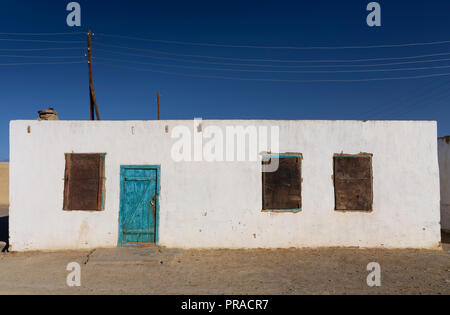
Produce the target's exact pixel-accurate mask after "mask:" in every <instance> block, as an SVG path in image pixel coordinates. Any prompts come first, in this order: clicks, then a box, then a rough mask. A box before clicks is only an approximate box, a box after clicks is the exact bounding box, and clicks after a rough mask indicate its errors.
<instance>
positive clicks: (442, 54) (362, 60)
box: [94, 41, 450, 63]
mask: <svg viewBox="0 0 450 315" xmlns="http://www.w3.org/2000/svg"><path fill="white" fill-rule="evenodd" d="M97 45H98V46H101V47H106V48H119V49H125V50H133V51H142V52H153V53H157V54H162V55H168V56H180V57H193V58H205V59H218V60H234V61H247V62H278V63H331V62H337V63H339V62H342V63H345V62H365V61H387V60H403V59H419V58H427V57H437V56H448V55H450V53H448V52H445V53H435V54H425V55H416V56H405V57H385V58H362V59H322V60H320V59H319V60H293V59H290V60H289V59H261V58H250V59H249V58H232V57H217V56H208V55H195V54H179V53H170V52H166V51H161V50H156V49H145V48H133V47H128V46H120V45H107V44H103V43H100V42H98V41H95V42H94V46H97ZM97 50H98V49H97ZM123 54H125V53H123ZM142 56H144V55H142Z"/></svg>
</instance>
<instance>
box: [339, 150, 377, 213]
mask: <svg viewBox="0 0 450 315" xmlns="http://www.w3.org/2000/svg"><path fill="white" fill-rule="evenodd" d="M334 191H335V209H336V210H361V211H370V210H372V203H373V192H372V156H371V155H349V156H345V155H336V156H335V157H334Z"/></svg>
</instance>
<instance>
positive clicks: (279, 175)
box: [263, 156, 302, 210]
mask: <svg viewBox="0 0 450 315" xmlns="http://www.w3.org/2000/svg"><path fill="white" fill-rule="evenodd" d="M301 196H302V192H301V157H300V156H292V157H291V156H289V157H280V158H279V166H278V169H277V170H276V171H275V172H263V210H299V209H301V207H302V198H301Z"/></svg>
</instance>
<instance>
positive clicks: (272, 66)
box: [96, 48, 450, 69]
mask: <svg viewBox="0 0 450 315" xmlns="http://www.w3.org/2000/svg"><path fill="white" fill-rule="evenodd" d="M96 51H102V52H108V53H112V54H118V55H123V56H133V57H143V58H149V59H161V60H172V61H179V62H188V63H196V64H212V65H224V66H244V67H266V68H290V69H291V68H345V67H350V68H357V67H378V66H393V65H405V64H418V63H431V62H442V61H450V58H443V59H431V60H415V61H404V62H391V63H378V64H358V65H342V64H340V65H306V66H305V65H300V66H299V65H265V64H243V63H227V62H211V61H199V60H187V59H179V58H172V57H160V56H149V55H141V54H130V53H122V52H116V51H110V50H107V49H102V48H97V49H96ZM445 55H450V53H446V54H445Z"/></svg>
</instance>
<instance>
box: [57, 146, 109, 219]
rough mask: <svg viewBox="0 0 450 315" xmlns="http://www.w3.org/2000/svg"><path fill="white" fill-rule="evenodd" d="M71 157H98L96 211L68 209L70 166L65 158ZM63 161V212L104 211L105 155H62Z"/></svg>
mask: <svg viewBox="0 0 450 315" xmlns="http://www.w3.org/2000/svg"><path fill="white" fill-rule="evenodd" d="M73 155H97V156H99V161H100V165H99V174H98V175H99V185H98V195H97V208H96V209H70V201H69V191H70V180H68V178H69V176H68V175H69V172H70V166H69V165H68V164H69V161H68V159H67V156H73ZM64 159H65V169H64V179H63V180H64V194H63V211H68V212H74V211H75V212H77V211H82V212H100V211H104V210H105V182H106V177H105V160H106V153H73V152H72V153H65V154H64Z"/></svg>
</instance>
